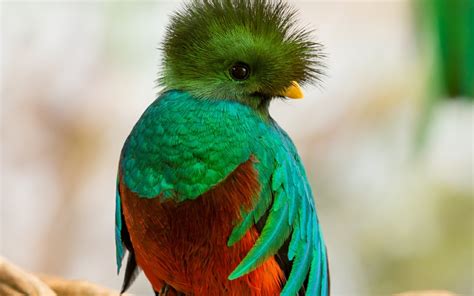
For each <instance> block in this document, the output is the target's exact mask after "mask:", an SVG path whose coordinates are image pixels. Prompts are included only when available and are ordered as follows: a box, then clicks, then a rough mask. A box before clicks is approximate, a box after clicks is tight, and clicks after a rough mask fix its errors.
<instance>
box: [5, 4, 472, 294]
mask: <svg viewBox="0 0 474 296" xmlns="http://www.w3.org/2000/svg"><path fill="white" fill-rule="evenodd" d="M461 1H463V0H461ZM465 1H470V0H465ZM290 2H292V3H293V4H294V5H295V6H296V7H298V8H299V9H300V19H301V23H302V24H304V25H308V26H309V27H310V28H314V29H316V33H315V36H316V38H317V40H318V41H319V42H321V43H322V44H324V46H325V52H326V53H327V55H328V57H327V59H326V61H325V62H326V65H327V70H326V72H327V75H326V77H325V78H324V79H323V81H324V82H323V84H322V85H321V86H320V87H313V88H311V87H307V88H306V89H305V92H306V98H305V99H304V100H302V101H294V102H293V101H292V102H275V103H274V104H273V106H272V114H273V116H274V117H275V118H276V120H277V121H278V122H279V123H280V124H281V125H282V126H283V127H284V128H285V129H286V130H287V131H288V132H289V134H290V135H291V136H292V137H293V139H294V140H295V143H296V145H297V147H298V148H299V151H300V153H301V154H302V157H303V160H304V162H305V165H306V168H307V171H308V175H309V177H310V178H311V182H312V185H313V188H314V190H315V191H316V193H317V196H316V202H317V205H318V213H319V217H320V221H321V223H322V227H323V231H324V234H325V237H326V241H327V244H328V250H329V256H330V263H331V273H332V291H333V293H334V295H388V294H391V293H395V292H401V291H406V290H416V289H447V290H451V291H453V292H457V293H460V294H463V295H468V294H473V293H474V292H473V286H472V278H474V277H473V264H474V259H473V250H474V248H473V233H474V232H473V225H474V224H473V222H474V220H473V217H474V216H473V208H474V207H473V201H474V198H473V197H474V194H473V192H474V190H473V189H474V186H473V179H472V178H473V114H474V113H473V111H474V109H473V105H472V101H471V100H469V99H465V98H452V99H446V100H445V99H442V98H441V99H438V100H437V101H436V104H431V103H430V104H427V103H426V102H431V96H435V95H436V94H434V93H435V92H434V91H433V89H435V88H436V86H434V85H433V79H432V76H433V62H432V60H433V59H432V57H433V55H434V53H433V52H434V51H433V49H432V47H433V46H430V44H429V40H428V41H426V40H425V39H426V38H425V37H423V36H424V35H423V32H422V31H421V30H419V28H418V27H419V26H420V24H419V22H418V21H417V18H418V17H419V15H417V14H416V13H415V11H416V10H415V8H414V5H412V3H411V2H409V1H375V0H373V1H327V2H319V1H318V2H317V1H290ZM180 6H181V1H75V2H74V1H68V2H66V1H64V2H62V1H61V2H59V1H55V2H45V1H25V2H20V1H18V2H17V1H10V2H8V1H7V2H2V3H1V9H2V11H1V54H2V58H1V67H2V68H1V83H2V85H1V87H2V88H1V156H2V157H1V175H0V176H1V203H0V204H1V208H0V215H1V216H0V227H1V228H0V239H1V240H0V254H1V255H2V256H5V257H6V258H8V259H9V260H11V261H13V262H15V263H16V264H18V265H20V266H21V267H23V268H25V269H28V270H31V271H34V272H40V273H48V274H54V275H59V276H63V277H66V278H77V279H86V280H89V281H93V282H97V283H99V284H103V285H105V286H108V287H110V288H114V289H119V288H120V285H121V278H122V275H120V277H119V276H117V275H116V272H115V270H116V269H115V249H114V237H113V236H114V229H113V228H114V200H115V178H116V169H117V161H118V157H119V153H120V149H121V147H122V144H123V142H124V140H125V138H126V136H127V135H128V133H129V132H130V130H131V128H132V127H133V125H134V123H135V122H136V120H137V119H138V118H139V116H140V115H141V113H142V112H143V111H144V109H145V108H146V107H147V106H148V105H149V104H150V103H151V102H152V101H153V100H154V98H155V95H156V93H157V92H158V91H159V89H157V88H156V86H155V85H156V84H155V79H156V78H157V73H158V71H159V65H160V59H161V53H160V51H159V50H158V49H157V48H158V47H159V46H160V42H161V41H162V40H163V34H164V30H165V26H166V25H167V23H168V16H169V15H170V13H172V11H174V10H176V9H177V8H179V7H180ZM425 35H426V34H425ZM428 39H429V38H428ZM427 42H428V44H426V43H427ZM427 106H428V107H427ZM131 291H132V293H134V294H136V295H152V291H151V288H150V287H149V285H148V283H147V282H146V280H145V279H144V276H140V278H139V280H138V281H137V283H136V284H135V285H134V286H133V288H132V290H131Z"/></svg>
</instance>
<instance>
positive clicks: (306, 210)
mask: <svg viewBox="0 0 474 296" xmlns="http://www.w3.org/2000/svg"><path fill="white" fill-rule="evenodd" d="M266 140H267V141H268V142H269V143H272V144H270V145H268V146H267V147H265V149H263V150H262V149H259V148H258V147H254V151H255V152H256V155H257V158H258V159H260V158H259V157H260V154H261V153H264V154H265V153H267V154H268V153H271V154H273V155H274V156H275V158H274V167H273V171H272V172H271V177H270V178H271V184H270V189H271V192H272V195H271V196H273V203H271V202H268V201H267V200H265V202H262V201H260V202H259V204H260V203H261V204H266V205H270V204H271V207H269V208H267V210H268V211H269V216H268V218H267V221H266V223H265V226H264V228H263V231H262V233H261V235H260V237H259V239H258V240H257V242H256V243H255V246H254V247H253V248H252V249H251V250H250V252H249V253H248V254H247V256H246V257H245V258H244V259H243V260H242V262H241V263H240V264H239V265H238V266H237V267H236V268H235V270H234V271H233V272H232V273H231V274H230V276H229V279H235V278H238V277H240V276H243V275H245V274H247V273H249V272H251V271H253V270H254V269H255V268H257V267H258V266H259V265H260V264H261V263H262V262H264V261H265V260H267V259H268V258H269V257H271V256H273V255H275V254H276V253H277V252H278V250H279V249H280V248H281V247H282V245H283V243H284V242H285V241H286V240H287V239H288V237H289V236H290V234H291V233H292V234H291V240H290V245H289V248H288V258H289V259H290V260H292V261H293V265H292V270H291V272H290V275H289V277H288V279H287V282H286V284H285V286H284V289H283V291H282V292H281V295H288V296H289V295H296V293H297V292H298V291H299V290H300V289H301V286H302V285H303V282H304V280H305V278H306V277H307V276H308V274H309V281H308V289H307V292H306V295H328V292H329V275H328V269H327V257H326V250H325V246H324V242H323V238H322V234H321V232H320V226H319V223H318V220H317V216H316V208H315V204H314V199H313V194H312V191H311V188H310V186H309V183H308V180H307V178H306V174H305V171H304V168H303V165H302V163H301V160H300V158H299V156H298V154H297V151H296V148H295V146H294V144H293V143H292V141H291V139H290V138H289V137H288V135H287V134H286V133H285V132H284V131H283V130H282V129H281V128H280V127H279V126H278V125H277V124H276V123H275V122H273V123H272V128H271V130H270V133H269V135H268V136H267V137H266ZM259 144H260V143H259ZM268 148H270V149H268ZM262 158H264V159H265V156H263V157H262ZM257 168H258V169H259V174H260V178H262V177H263V178H265V177H266V176H267V175H268V173H267V172H265V171H264V170H263V171H262V168H264V169H265V167H262V166H260V167H259V166H257ZM262 181H263V182H265V180H262ZM263 184H265V183H263ZM260 198H261V199H268V198H269V197H268V196H260ZM255 215H256V211H255V210H254V211H252V212H250V213H248V214H247V216H245V217H244V221H247V219H249V217H248V216H253V218H256V217H255ZM250 226H251V225H250ZM250 226H249V223H248V222H246V223H241V224H240V225H238V226H236V229H238V232H237V234H239V236H240V235H241V234H242V233H244V232H245V231H246V230H248V228H250ZM234 235H236V233H232V235H231V237H230V239H229V242H235V241H236V237H234Z"/></svg>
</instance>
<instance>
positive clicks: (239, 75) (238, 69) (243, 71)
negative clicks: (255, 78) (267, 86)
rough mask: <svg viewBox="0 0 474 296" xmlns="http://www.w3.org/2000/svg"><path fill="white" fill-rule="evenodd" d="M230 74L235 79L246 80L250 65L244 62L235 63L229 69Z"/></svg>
mask: <svg viewBox="0 0 474 296" xmlns="http://www.w3.org/2000/svg"><path fill="white" fill-rule="evenodd" d="M229 72H230V76H231V77H232V78H233V79H235V80H246V79H248V78H249V76H250V67H249V65H247V64H245V63H241V62H239V63H235V64H234V65H233V66H232V67H231V68H230V70H229Z"/></svg>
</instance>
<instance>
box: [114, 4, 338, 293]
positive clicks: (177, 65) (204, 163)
mask: <svg viewBox="0 0 474 296" xmlns="http://www.w3.org/2000/svg"><path fill="white" fill-rule="evenodd" d="M294 16H295V14H294V12H293V11H292V10H291V9H290V8H289V7H288V6H287V5H286V4H284V3H282V2H280V1H269V0H255V1H246V0H221V1H219V0H207V1H206V0H203V1H192V2H191V4H189V5H188V6H187V7H186V9H185V10H184V11H183V12H181V13H178V14H176V15H175V16H174V17H173V19H172V23H171V26H170V27H169V30H168V35H167V38H166V41H165V43H164V50H165V58H164V74H163V77H162V78H161V83H162V84H163V85H164V86H165V91H164V92H163V93H162V95H161V96H160V97H159V98H158V99H157V100H156V101H155V102H154V103H153V104H152V105H151V106H150V107H149V108H148V109H147V110H146V111H145V113H144V114H143V115H142V117H141V118H140V120H139V121H138V123H137V124H136V125H135V127H134V129H133V131H132V132H131V134H130V136H129V137H128V139H127V141H126V143H125V145H124V148H123V151H122V157H121V162H120V168H119V170H120V174H121V176H122V180H123V182H124V184H125V185H126V187H127V188H128V189H130V191H132V192H134V193H136V194H137V195H138V196H139V197H141V198H143V199H153V198H159V199H161V200H162V201H164V202H165V201H167V200H172V201H174V202H178V203H185V202H187V201H189V200H195V199H198V198H200V197H201V196H202V195H203V194H204V193H206V192H208V191H210V190H212V189H213V188H214V187H215V186H216V185H218V184H220V183H221V182H222V181H223V180H225V179H226V178H227V177H228V176H229V175H230V174H231V173H232V172H233V171H234V170H235V169H236V168H237V167H239V166H240V165H241V164H243V163H245V162H246V161H248V160H249V159H255V163H254V167H255V170H256V172H257V173H258V181H259V183H260V188H259V192H258V194H256V196H255V197H254V199H255V203H254V205H255V206H254V207H253V209H251V210H250V211H248V210H245V209H244V207H242V209H241V210H242V217H243V219H242V221H233V223H234V224H235V227H234V229H233V231H232V233H231V234H230V236H229V238H228V245H229V246H232V245H234V244H235V243H236V242H238V241H240V240H241V239H242V237H243V236H244V235H245V234H246V233H247V232H248V231H249V229H251V228H252V227H254V225H256V224H257V223H259V222H264V226H263V229H262V230H261V233H260V237H259V238H258V240H257V241H256V243H255V245H254V247H253V248H252V249H251V250H250V252H249V253H248V254H247V256H246V257H245V258H244V259H243V260H242V261H241V263H240V264H239V265H238V266H237V267H236V268H235V270H234V271H233V272H232V273H231V274H229V275H228V276H229V277H228V278H229V280H234V279H236V278H239V277H241V276H243V275H245V274H248V273H249V272H251V271H253V270H255V269H256V268H257V267H259V266H260V265H261V264H262V263H263V262H265V261H266V260H267V259H269V258H270V257H272V256H274V255H276V254H277V252H279V250H280V249H281V248H282V246H283V245H284V244H285V243H288V242H289V245H288V254H286V255H287V256H288V259H289V260H290V261H293V265H292V268H291V272H290V273H289V276H288V278H287V281H286V284H285V286H284V288H283V290H282V292H281V295H296V294H297V293H298V291H300V290H301V287H302V286H303V285H304V281H305V279H308V281H307V284H306V285H305V286H306V295H327V294H328V293H329V291H328V289H329V278H328V268H327V256H326V250H325V245H324V241H323V239H322V234H321V231H320V226H319V223H318V219H317V217H316V207H315V203H314V199H313V194H312V191H311V188H310V186H309V183H308V181H307V178H306V174H305V171H304V168H303V165H302V163H301V160H300V158H299V156H298V154H297V151H296V148H295V146H294V144H293V143H292V141H291V139H290V138H289V137H288V135H287V134H286V133H285V132H284V131H283V130H282V129H281V128H280V127H279V126H278V124H277V123H276V122H275V121H274V120H273V119H272V118H271V117H270V115H269V113H268V105H269V103H270V101H271V99H272V98H274V97H279V96H281V93H282V91H283V90H284V89H285V88H287V87H288V86H289V85H290V84H291V83H292V81H298V82H306V81H309V80H311V79H314V78H316V79H317V78H318V76H317V74H318V73H319V72H320V70H319V68H318V65H319V60H318V59H317V58H318V57H319V56H320V52H319V46H318V45H317V44H316V43H313V42H312V41H310V39H309V34H308V33H307V32H306V31H302V30H299V29H295V27H294ZM242 62H244V63H246V64H247V65H248V66H249V69H250V71H251V72H250V76H249V78H248V79H245V80H242V81H240V80H239V81H237V80H235V79H233V78H232V77H230V76H229V68H230V67H232V65H235V64H236V63H242ZM116 211H117V215H116V241H117V264H118V266H119V268H120V264H121V261H122V258H123V256H124V249H123V247H122V244H121V241H123V238H122V237H121V235H122V233H123V232H122V230H123V229H124V228H123V223H122V219H123V217H122V215H121V207H120V196H118V197H117V208H116ZM264 217H265V218H264ZM226 239H227V238H226Z"/></svg>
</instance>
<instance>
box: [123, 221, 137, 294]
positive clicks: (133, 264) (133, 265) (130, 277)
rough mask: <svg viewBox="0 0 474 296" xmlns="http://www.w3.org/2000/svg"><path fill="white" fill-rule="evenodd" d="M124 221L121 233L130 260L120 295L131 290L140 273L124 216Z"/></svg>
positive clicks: (128, 260)
mask: <svg viewBox="0 0 474 296" xmlns="http://www.w3.org/2000/svg"><path fill="white" fill-rule="evenodd" d="M122 221H123V228H122V231H121V237H122V242H123V244H124V245H125V248H127V250H128V253H129V254H128V259H127V267H126V268H125V276H124V278H123V284H122V289H121V290H120V294H122V293H124V292H125V291H127V290H128V288H130V286H131V285H132V284H133V282H134V281H135V279H136V278H137V276H138V273H139V272H140V269H139V268H138V265H137V261H136V259H135V251H134V250H133V246H132V241H131V240H130V234H129V233H128V229H127V224H126V223H125V218H124V217H123V214H122Z"/></svg>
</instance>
